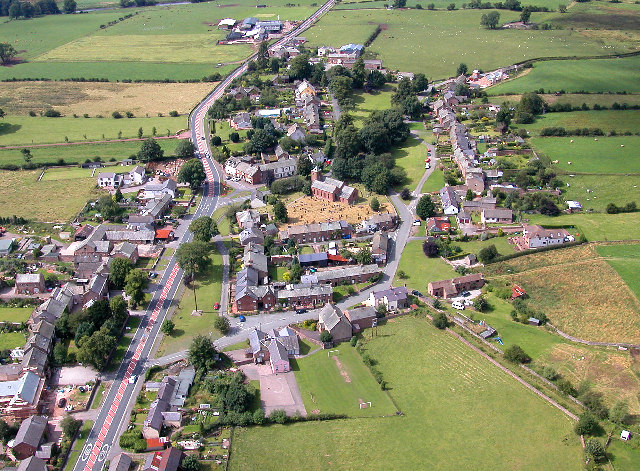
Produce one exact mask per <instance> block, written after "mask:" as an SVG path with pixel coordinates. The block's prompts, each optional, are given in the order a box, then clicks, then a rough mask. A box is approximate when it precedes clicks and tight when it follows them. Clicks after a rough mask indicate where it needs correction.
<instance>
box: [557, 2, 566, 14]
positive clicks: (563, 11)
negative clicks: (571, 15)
mask: <svg viewBox="0 0 640 471" xmlns="http://www.w3.org/2000/svg"><path fill="white" fill-rule="evenodd" d="M558 11H559V12H560V13H566V12H567V6H566V5H564V4H562V3H561V4H560V5H558Z"/></svg>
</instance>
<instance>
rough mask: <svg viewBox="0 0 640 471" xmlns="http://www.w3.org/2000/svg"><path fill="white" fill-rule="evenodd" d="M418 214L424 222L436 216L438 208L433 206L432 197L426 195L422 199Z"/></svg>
mask: <svg viewBox="0 0 640 471" xmlns="http://www.w3.org/2000/svg"><path fill="white" fill-rule="evenodd" d="M416 214H417V215H418V216H419V217H420V218H421V219H422V220H426V219H427V218H430V217H433V216H434V215H435V214H436V207H435V205H434V204H433V201H431V197H430V196H429V195H424V196H422V197H421V198H420V200H419V201H418V204H417V206H416Z"/></svg>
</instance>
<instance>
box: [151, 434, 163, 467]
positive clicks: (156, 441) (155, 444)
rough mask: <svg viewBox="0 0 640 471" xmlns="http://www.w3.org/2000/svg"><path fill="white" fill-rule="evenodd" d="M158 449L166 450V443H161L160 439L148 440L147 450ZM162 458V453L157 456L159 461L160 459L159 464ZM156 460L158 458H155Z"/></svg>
mask: <svg viewBox="0 0 640 471" xmlns="http://www.w3.org/2000/svg"><path fill="white" fill-rule="evenodd" d="M157 448H160V449H162V448H164V443H163V442H161V441H160V439H159V438H147V450H155V449H157ZM161 458H162V455H161V454H160V453H158V454H157V459H158V463H159V462H160V459H161ZM155 459H156V456H154V461H155Z"/></svg>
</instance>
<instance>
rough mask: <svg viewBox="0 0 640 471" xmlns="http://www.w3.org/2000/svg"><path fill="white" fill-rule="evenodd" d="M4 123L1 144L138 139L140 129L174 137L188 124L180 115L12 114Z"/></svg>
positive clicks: (147, 134) (148, 134)
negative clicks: (115, 117)
mask: <svg viewBox="0 0 640 471" xmlns="http://www.w3.org/2000/svg"><path fill="white" fill-rule="evenodd" d="M1 124H2V126H0V145H1V146H19V145H23V146H29V145H30V144H48V143H57V142H67V141H69V142H82V141H101V140H105V139H127V138H137V137H138V130H139V129H140V128H142V131H143V137H151V136H152V133H153V128H155V129H156V134H157V135H158V136H167V135H170V136H172V135H174V134H176V133H177V132H178V131H181V130H183V129H185V128H186V127H187V122H186V119H185V118H184V117H180V116H178V117H177V118H170V117H162V118H158V117H153V118H122V119H114V118H112V117H107V118H74V117H72V116H63V117H60V118H45V117H43V116H35V117H31V116H20V115H9V116H6V117H5V118H4V120H3V122H2V123H1ZM119 133H120V134H119ZM138 145H140V144H138Z"/></svg>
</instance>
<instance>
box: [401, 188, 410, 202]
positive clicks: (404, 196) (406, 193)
mask: <svg viewBox="0 0 640 471" xmlns="http://www.w3.org/2000/svg"><path fill="white" fill-rule="evenodd" d="M400 198H402V199H403V200H405V201H407V200H410V199H411V191H409V189H408V188H403V189H402V191H401V192H400Z"/></svg>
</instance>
